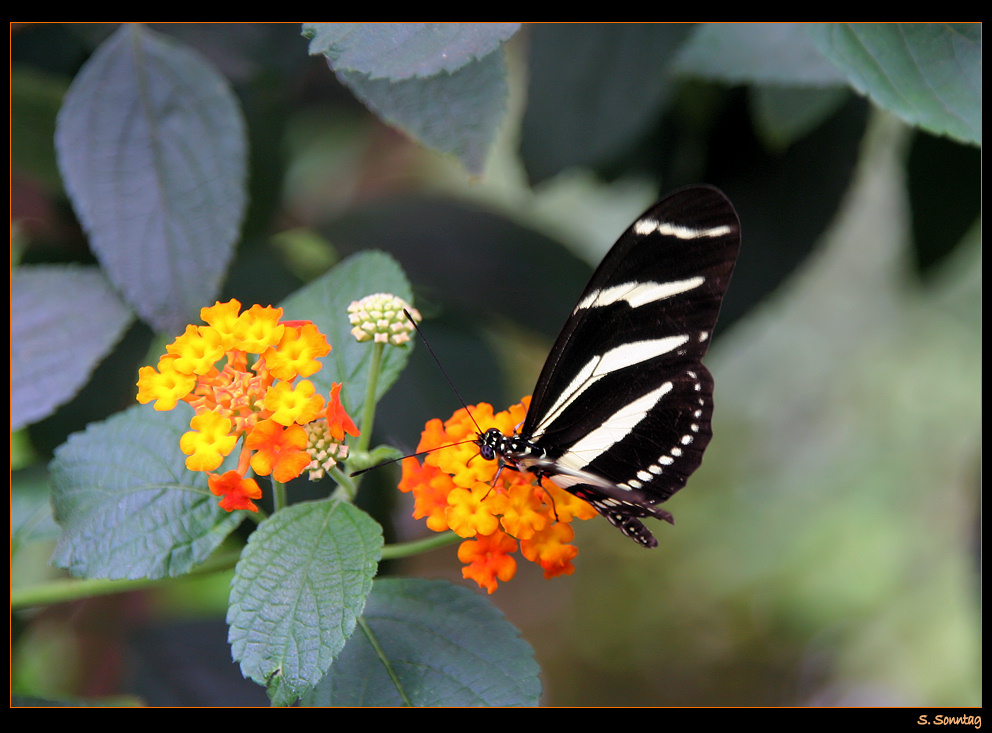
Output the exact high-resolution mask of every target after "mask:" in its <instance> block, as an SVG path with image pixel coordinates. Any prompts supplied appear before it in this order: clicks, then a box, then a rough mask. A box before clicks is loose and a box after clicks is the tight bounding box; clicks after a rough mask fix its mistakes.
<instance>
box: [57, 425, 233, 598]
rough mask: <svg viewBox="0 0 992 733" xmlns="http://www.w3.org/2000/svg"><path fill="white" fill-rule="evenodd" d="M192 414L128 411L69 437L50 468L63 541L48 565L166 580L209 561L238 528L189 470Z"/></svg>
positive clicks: (92, 574)
mask: <svg viewBox="0 0 992 733" xmlns="http://www.w3.org/2000/svg"><path fill="white" fill-rule="evenodd" d="M189 419H190V411H189V409H188V408H186V406H185V405H180V406H178V407H177V408H176V409H174V410H172V411H171V412H155V411H154V410H153V409H152V407H151V405H147V406H137V405H136V406H134V407H132V408H130V409H128V410H126V411H125V412H122V413H120V414H118V415H115V416H114V417H112V418H110V419H109V420H106V421H104V422H102V423H97V424H94V425H90V426H89V427H88V428H87V429H86V430H85V431H84V432H82V433H76V434H75V435H72V436H70V437H69V440H68V441H66V442H65V443H64V444H63V445H62V446H60V447H59V448H58V449H57V450H56V451H55V460H54V461H53V462H52V464H51V473H52V505H53V507H54V509H55V520H56V521H57V522H58V523H59V524H60V525H62V536H61V537H60V538H59V542H58V545H57V546H56V548H55V552H54V554H53V555H52V562H53V563H55V564H56V565H58V566H60V567H63V568H66V569H68V570H69V572H70V573H72V574H73V575H78V576H82V577H86V578H110V579H112V580H116V579H120V578H129V579H136V578H165V577H169V576H177V575H183V574H184V573H188V572H189V571H190V570H191V569H192V568H193V567H194V566H196V565H198V564H199V563H201V562H203V561H204V560H206V559H207V558H208V557H209V556H210V554H211V553H212V552H213V551H214V549H216V547H217V546H218V545H220V543H221V542H222V541H223V540H224V538H225V537H227V535H228V534H230V533H231V531H232V530H233V529H234V528H235V527H236V526H237V525H238V524H239V523H240V522H241V520H242V518H243V514H242V513H241V512H234V513H228V512H225V511H224V510H223V509H221V508H220V507H219V506H218V504H217V497H215V496H213V495H212V494H211V493H210V490H209V489H208V488H207V475H206V474H205V473H202V472H196V471H189V470H187V469H186V465H185V456H184V455H183V454H182V452H181V451H180V450H179V438H180V437H181V436H182V434H183V433H184V432H186V431H188V430H189Z"/></svg>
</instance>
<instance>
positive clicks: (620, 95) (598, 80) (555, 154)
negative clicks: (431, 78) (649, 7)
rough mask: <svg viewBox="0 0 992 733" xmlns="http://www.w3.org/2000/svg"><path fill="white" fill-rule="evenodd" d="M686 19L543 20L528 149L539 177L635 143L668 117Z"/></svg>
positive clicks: (535, 39)
mask: <svg viewBox="0 0 992 733" xmlns="http://www.w3.org/2000/svg"><path fill="white" fill-rule="evenodd" d="M691 29H692V26H690V25H686V24H655V25H651V24H647V25H646V24H631V23H618V24H598V23H594V24H584V25H563V24H546V25H536V26H534V27H533V28H532V29H531V35H530V72H529V74H530V83H529V85H528V94H527V109H526V111H525V112H524V121H523V130H522V135H521V143H520V152H521V155H522V156H523V159H524V165H525V166H526V168H527V175H528V176H529V178H530V180H531V182H532V183H538V182H540V181H543V180H546V179H548V178H551V177H552V176H555V175H557V174H558V173H560V172H561V171H563V170H565V169H566V168H569V167H572V166H593V165H596V164H597V163H603V162H608V159H609V158H610V157H611V156H614V155H617V154H619V153H621V152H623V151H624V150H625V149H628V148H631V147H633V146H634V144H635V143H636V142H637V141H638V139H639V138H640V136H642V135H644V134H645V133H646V132H647V131H648V130H649V129H650V128H651V126H652V125H653V124H655V123H656V122H657V120H658V118H659V117H660V115H661V113H662V111H663V110H664V108H665V105H666V104H667V102H668V100H669V98H670V96H671V94H672V91H673V89H674V85H675V83H676V82H675V81H674V80H673V79H672V77H671V69H670V61H671V59H672V58H673V56H674V55H675V53H676V52H677V51H678V49H679V45H680V44H681V43H682V41H683V39H684V38H685V37H686V35H687V34H688V33H689V32H690V31H691Z"/></svg>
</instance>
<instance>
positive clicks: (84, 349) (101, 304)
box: [10, 265, 134, 430]
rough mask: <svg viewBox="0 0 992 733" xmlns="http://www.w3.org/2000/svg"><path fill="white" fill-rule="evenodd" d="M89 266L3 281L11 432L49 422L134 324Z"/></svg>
mask: <svg viewBox="0 0 992 733" xmlns="http://www.w3.org/2000/svg"><path fill="white" fill-rule="evenodd" d="M133 317H134V316H133V315H132V313H131V311H130V310H129V309H128V308H127V306H125V305H124V304H123V303H122V302H121V300H120V298H119V297H118V296H117V294H116V293H115V292H114V289H113V288H112V287H111V286H110V283H108V282H107V279H106V278H105V277H104V276H103V273H101V272H100V271H99V270H98V269H96V268H95V267H70V266H56V265H51V266H34V267H30V266H24V267H19V268H18V269H16V270H14V272H12V273H11V276H10V370H11V380H10V384H11V389H10V429H11V430H18V429H20V428H22V427H24V426H25V425H30V424H31V423H33V422H37V421H38V420H40V419H42V418H44V417H48V416H49V415H50V414H52V413H53V412H54V411H55V408H57V407H58V406H59V405H61V404H64V403H65V402H68V401H69V400H70V399H72V398H73V397H74V396H75V395H76V393H77V392H78V391H79V390H80V389H81V388H82V387H83V385H85V384H86V383H87V382H88V381H89V378H90V374H92V372H93V370H94V369H95V368H96V366H97V364H99V363H100V361H101V360H102V359H103V358H104V357H105V356H106V355H107V354H108V353H109V352H110V350H111V349H112V348H113V346H114V344H116V343H117V341H118V340H119V339H120V337H121V336H122V335H123V333H124V331H125V329H126V328H127V327H128V326H129V325H130V324H131V321H132V320H133Z"/></svg>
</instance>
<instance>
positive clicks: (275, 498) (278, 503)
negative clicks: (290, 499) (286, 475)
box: [272, 479, 286, 514]
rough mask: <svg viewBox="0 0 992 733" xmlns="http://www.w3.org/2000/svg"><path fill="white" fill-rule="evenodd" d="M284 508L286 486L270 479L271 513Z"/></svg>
mask: <svg viewBox="0 0 992 733" xmlns="http://www.w3.org/2000/svg"><path fill="white" fill-rule="evenodd" d="M284 506H286V484H284V483H282V482H281V481H276V480H275V479H272V513H273V514H275V513H276V512H277V511H279V510H280V509H282V508H283V507H284Z"/></svg>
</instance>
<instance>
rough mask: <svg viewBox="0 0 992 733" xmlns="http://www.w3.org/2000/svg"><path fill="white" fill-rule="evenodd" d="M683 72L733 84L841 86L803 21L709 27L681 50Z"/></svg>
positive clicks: (699, 30) (679, 66) (678, 64)
mask: <svg viewBox="0 0 992 733" xmlns="http://www.w3.org/2000/svg"><path fill="white" fill-rule="evenodd" d="M676 68H677V69H678V71H679V72H680V73H682V74H687V75H691V76H698V77H701V78H704V79H713V80H714V81H721V82H725V83H728V84H777V85H784V86H816V87H823V86H840V85H843V84H845V83H846V79H845V78H844V75H843V74H841V73H840V72H839V71H838V70H837V69H836V68H835V67H834V65H833V64H831V63H830V62H829V61H828V60H827V59H825V58H824V57H823V54H822V53H820V51H819V50H817V47H816V44H814V43H813V42H812V41H811V40H810V37H809V35H808V34H807V32H806V28H805V25H804V24H803V23H706V24H705V25H700V26H698V27H697V28H696V30H695V31H694V32H693V34H692V37H691V38H690V39H689V40H688V41H687V42H686V44H685V45H684V46H683V47H682V48H681V49H680V50H679V55H678V60H677V61H676Z"/></svg>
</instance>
